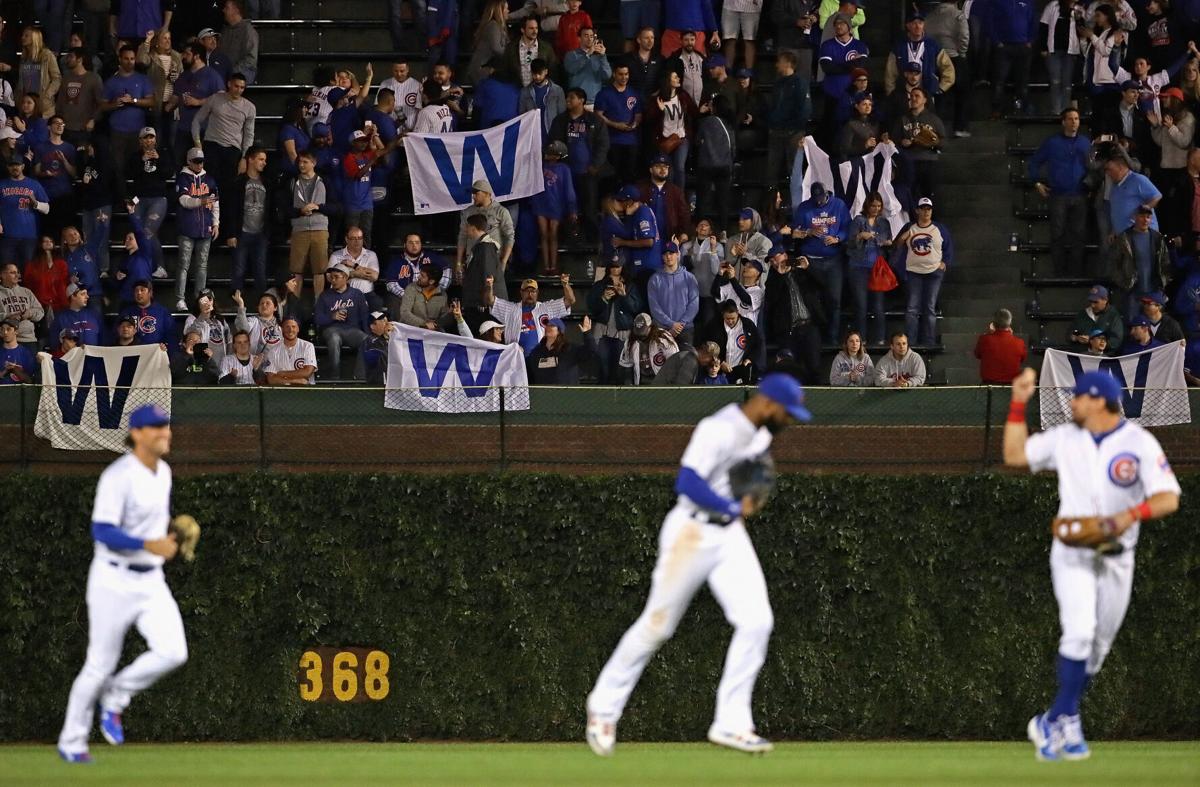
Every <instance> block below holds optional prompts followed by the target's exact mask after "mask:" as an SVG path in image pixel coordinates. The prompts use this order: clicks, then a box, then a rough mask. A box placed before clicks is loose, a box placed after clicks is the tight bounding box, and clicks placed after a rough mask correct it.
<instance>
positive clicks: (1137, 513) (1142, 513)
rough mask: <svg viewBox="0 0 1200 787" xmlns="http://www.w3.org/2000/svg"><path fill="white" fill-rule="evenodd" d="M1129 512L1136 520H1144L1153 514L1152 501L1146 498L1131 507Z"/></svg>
mask: <svg viewBox="0 0 1200 787" xmlns="http://www.w3.org/2000/svg"><path fill="white" fill-rule="evenodd" d="M1129 514H1130V516H1132V517H1133V520H1134V521H1135V522H1144V521H1146V520H1147V519H1149V518H1150V517H1151V516H1153V513H1152V512H1151V511H1150V503H1149V502H1147V501H1145V500H1143V501H1142V502H1141V503H1138V504H1137V505H1136V506H1134V507H1133V508H1131V509H1129Z"/></svg>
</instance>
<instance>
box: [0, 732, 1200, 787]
mask: <svg viewBox="0 0 1200 787" xmlns="http://www.w3.org/2000/svg"><path fill="white" fill-rule="evenodd" d="M92 753H93V755H94V756H95V758H96V762H95V764H93V765H91V766H71V765H67V764H66V763H63V762H60V761H59V760H58V758H57V755H56V754H55V751H54V748H53V747H52V746H26V745H22V746H3V747H0V784H4V785H24V784H114V785H138V784H147V785H149V784H153V785H175V784H188V785H193V784H196V785H199V784H213V785H221V787H235V786H236V785H243V784H281V785H282V784H288V785H311V784H338V785H357V784H414V785H492V784H499V785H586V784H597V785H599V784H603V785H656V786H657V785H672V784H678V785H705V784H713V785H758V784H771V785H805V784H813V785H818V784H819V785H856V786H858V785H922V786H932V785H1020V787H1032V785H1039V784H1054V785H1097V786H1098V785H1137V784H1146V785H1156V787H1172V786H1173V785H1196V784H1200V742H1180V743H1157V742H1153V743H1150V742H1138V743H1130V742H1114V743H1105V742H1101V743H1098V744H1094V745H1093V754H1092V759H1090V760H1087V761H1084V762H1074V763H1066V762H1064V763H1039V762H1036V761H1035V760H1034V758H1033V751H1032V748H1031V747H1030V746H1028V745H1027V744H1017V743H785V744H782V745H777V747H776V750H775V751H774V752H773V753H771V754H769V755H765V756H758V757H753V756H748V755H745V754H740V753H738V752H733V751H727V750H725V749H718V748H717V747H715V746H711V745H708V744H699V743H696V744H654V743H640V744H639V743H630V744H618V747H617V754H616V756H615V757H613V758H612V759H610V760H606V759H600V758H598V757H596V756H595V755H593V754H592V753H591V751H590V750H588V748H587V747H586V746H585V745H584V744H582V743H579V744H468V743H417V744H371V743H311V744H304V743H280V744H177V745H137V744H133V745H128V746H125V747H123V748H120V749H114V748H111V747H108V746H105V745H104V743H102V742H101V743H99V744H98V745H96V746H94V748H93V750H92Z"/></svg>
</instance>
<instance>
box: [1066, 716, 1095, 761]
mask: <svg viewBox="0 0 1200 787" xmlns="http://www.w3.org/2000/svg"><path fill="white" fill-rule="evenodd" d="M1058 725H1059V727H1060V728H1061V729H1062V735H1063V745H1062V758H1063V759H1064V760H1086V759H1087V758H1088V757H1091V756H1092V750H1091V749H1089V748H1088V745H1087V741H1086V740H1084V739H1083V720H1082V719H1080V718H1079V715H1078V714H1076V715H1075V716H1059V717H1058Z"/></svg>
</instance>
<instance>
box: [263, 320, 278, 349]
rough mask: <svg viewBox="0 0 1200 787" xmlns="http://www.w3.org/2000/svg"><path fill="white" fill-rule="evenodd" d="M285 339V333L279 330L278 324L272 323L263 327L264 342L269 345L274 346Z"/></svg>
mask: <svg viewBox="0 0 1200 787" xmlns="http://www.w3.org/2000/svg"><path fill="white" fill-rule="evenodd" d="M281 341H283V333H282V332H281V331H280V330H279V326H278V325H270V326H267V327H266V328H264V329H263V332H262V342H263V344H264V345H266V346H267V347H274V346H275V345H276V344H279V343H280V342H281Z"/></svg>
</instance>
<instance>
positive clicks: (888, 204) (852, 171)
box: [792, 137, 908, 232]
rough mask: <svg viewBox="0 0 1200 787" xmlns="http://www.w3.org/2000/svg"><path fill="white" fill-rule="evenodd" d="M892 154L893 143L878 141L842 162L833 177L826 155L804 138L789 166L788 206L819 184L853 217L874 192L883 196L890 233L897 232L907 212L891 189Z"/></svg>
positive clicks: (807, 194)
mask: <svg viewBox="0 0 1200 787" xmlns="http://www.w3.org/2000/svg"><path fill="white" fill-rule="evenodd" d="M895 154H896V146H895V145H894V144H893V143H891V142H881V143H879V144H878V145H876V146H875V149H874V150H872V151H871V152H870V153H867V154H866V155H864V156H862V157H860V158H856V159H850V160H849V161H843V162H842V163H841V164H839V165H838V168H837V173H836V176H835V173H834V171H833V162H831V161H830V160H829V156H828V155H827V154H826V153H825V151H823V150H821V148H820V146H818V145H817V143H816V142H815V141H813V138H812V137H805V138H804V147H803V148H802V149H801V150H800V151H799V152H798V153H797V154H796V163H795V164H794V165H793V167H792V205H793V206H796V205H799V204H800V203H801V202H803V201H804V200H806V199H808V198H809V196H810V195H811V193H812V184H814V183H820V184H821V185H823V186H825V188H826V189H827V190H828V191H832V192H833V193H834V194H835V195H837V196H838V197H839V198H840V199H841V200H842V201H843V202H845V203H846V207H847V208H849V209H850V215H851V216H852V217H853V216H857V215H858V214H859V213H861V212H862V206H863V203H864V202H865V201H866V199H867V195H868V194H870V193H871V192H872V191H878V192H879V195H880V196H881V197H883V217H884V218H885V219H887V220H888V224H890V225H891V227H892V231H893V232H899V231H900V228H901V227H903V226H904V225H905V224H906V223H907V222H908V214H907V213H906V212H905V211H904V209H903V208H902V207H901V205H900V200H898V199H897V198H896V192H895V190H894V189H893V188H892V156H894V155H895Z"/></svg>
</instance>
